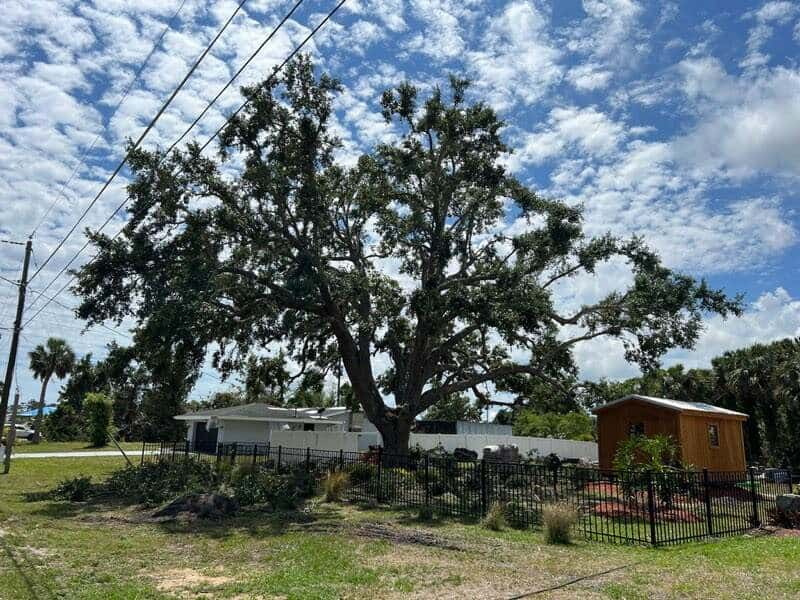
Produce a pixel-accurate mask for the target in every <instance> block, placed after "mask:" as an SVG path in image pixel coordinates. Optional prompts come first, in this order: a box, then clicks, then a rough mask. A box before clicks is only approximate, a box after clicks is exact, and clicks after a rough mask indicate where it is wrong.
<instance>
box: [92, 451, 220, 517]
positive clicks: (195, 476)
mask: <svg viewBox="0 0 800 600" xmlns="http://www.w3.org/2000/svg"><path fill="white" fill-rule="evenodd" d="M218 483H219V479H218V477H217V474H216V473H215V471H214V468H213V466H211V465H209V464H207V463H202V462H195V461H177V462H167V461H162V462H157V463H146V464H144V465H141V466H136V467H126V468H124V469H121V470H119V471H116V472H114V473H112V474H111V476H110V477H109V478H108V480H107V481H106V483H105V484H104V487H105V489H106V490H107V491H108V492H109V493H110V494H112V495H114V496H117V497H119V498H128V499H131V500H133V501H134V502H138V503H141V504H146V505H151V506H152V505H156V504H161V503H163V502H166V501H167V500H170V499H172V498H173V497H174V496H176V495H178V494H185V493H190V492H207V491H210V490H213V489H215V488H216V486H217V485H218Z"/></svg>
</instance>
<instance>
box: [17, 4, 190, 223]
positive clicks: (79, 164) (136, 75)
mask: <svg viewBox="0 0 800 600" xmlns="http://www.w3.org/2000/svg"><path fill="white" fill-rule="evenodd" d="M185 4H186V0H181V3H180V5H179V6H178V8H177V10H176V11H175V12H174V13H173V14H172V16H171V17H170V18H169V19H168V20H167V23H166V25H164V28H163V29H162V30H161V34H160V35H159V36H158V38H157V39H156V41H155V42H154V43H153V46H152V48H150V52H148V53H147V56H145V58H144V61H143V62H142V64H141V65H139V68H138V69H137V70H136V72H135V73H134V74H133V78H132V79H131V80H130V81H129V82H128V85H127V86H126V87H125V89H124V90H123V92H122V96H120V99H119V100H118V101H117V103H116V104H115V105H114V107H113V108H112V109H111V113H110V114H109V115H108V123H109V124H110V123H111V119H113V118H114V115H116V114H117V111H118V110H119V107H120V106H122V103H123V102H125V100H126V99H127V97H128V95H129V94H130V93H131V91H132V90H133V86H134V84H135V83H136V82H137V81H138V80H139V77H140V76H141V74H142V73H143V72H144V70H145V68H146V67H147V65H148V63H149V62H150V59H151V58H152V57H153V55H154V54H155V52H156V50H158V47H159V46H160V45H161V42H162V41H164V37H165V36H166V35H167V32H168V31H169V30H170V28H171V24H172V22H173V21H174V20H175V19H176V18H177V17H178V15H179V14H180V12H181V10H183V7H184V5H185ZM101 137H102V133H98V134H97V135H96V136H95V138H94V140H92V143H91V144H89V146H88V147H85V148H84V149H83V152H82V153H81V155H80V156H79V157H78V161H77V162H76V163H75V167H73V169H72V172H71V173H70V174H69V177H68V178H67V179H66V181H64V183H62V184H61V188H60V189H59V190H58V193H57V194H56V196H55V198H53V201H52V202H51V203H50V206H48V207H47V210H46V211H45V213H44V214H43V215H42V218H41V219H39V222H38V223H37V224H36V226H35V227H34V228H33V231H31V233H30V237H33V236H35V235H36V232H37V231H38V230H39V228H40V227H41V226H42V224H43V223H44V222H45V220H47V217H48V216H50V213H51V212H52V210H53V209H54V208H55V206H56V204H58V201H59V200H60V199H61V198H64V199H66V196H65V195H64V191H65V190H66V188H67V186H68V185H69V184H70V183H71V182H72V180H73V179H74V178H75V175H77V174H78V171H79V169H80V167H82V166H85V161H86V157H87V156H88V155H89V153H90V152H91V151H92V150H93V149H94V147H95V145H96V144H97V142H98V141H99V140H100V138H101Z"/></svg>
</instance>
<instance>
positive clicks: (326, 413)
mask: <svg viewBox="0 0 800 600" xmlns="http://www.w3.org/2000/svg"><path fill="white" fill-rule="evenodd" d="M346 410H347V409H345V408H342V407H334V408H279V407H277V406H269V405H268V404H263V403H260V402H255V403H253V404H242V405H239V406H226V407H224V408H210V409H205V410H198V411H196V412H190V413H185V414H182V415H178V416H176V417H175V419H177V420H179V421H207V420H208V419H210V418H211V417H216V418H217V419H220V420H229V421H281V422H301V423H319V422H320V421H322V422H331V423H333V422H335V421H334V420H333V419H331V418H330V417H331V416H334V415H341V414H342V412H345V411H346Z"/></svg>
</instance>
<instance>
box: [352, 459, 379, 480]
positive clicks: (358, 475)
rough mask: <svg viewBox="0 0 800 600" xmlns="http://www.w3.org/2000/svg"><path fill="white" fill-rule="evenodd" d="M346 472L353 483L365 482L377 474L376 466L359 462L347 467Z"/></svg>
mask: <svg viewBox="0 0 800 600" xmlns="http://www.w3.org/2000/svg"><path fill="white" fill-rule="evenodd" d="M347 473H348V474H349V475H350V481H351V482H352V483H353V484H359V483H366V482H367V481H370V480H371V479H373V478H374V477H376V476H377V474H378V468H377V467H376V466H375V465H373V464H370V463H366V462H360V463H356V464H354V465H352V466H351V467H349V468H348V469H347Z"/></svg>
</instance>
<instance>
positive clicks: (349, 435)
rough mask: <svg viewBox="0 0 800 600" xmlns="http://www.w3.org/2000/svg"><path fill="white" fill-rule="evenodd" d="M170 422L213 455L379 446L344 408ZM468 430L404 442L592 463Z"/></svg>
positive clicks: (539, 443) (570, 445) (546, 442)
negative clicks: (232, 447) (507, 447)
mask: <svg viewBox="0 0 800 600" xmlns="http://www.w3.org/2000/svg"><path fill="white" fill-rule="evenodd" d="M175 418H176V419H177V420H179V421H185V422H186V424H187V425H188V427H187V432H186V439H187V441H189V443H190V444H191V446H192V447H193V448H196V449H200V450H214V449H215V448H216V446H217V444H218V443H225V444H228V443H233V442H239V443H245V444H252V443H258V444H271V445H272V446H274V447H275V446H283V447H285V448H313V449H317V450H344V451H348V452H355V451H363V450H366V449H368V448H369V447H370V446H374V445H380V444H381V436H380V434H379V433H378V432H377V430H376V429H375V427H374V425H372V423H370V422H369V421H368V420H366V419H365V418H364V414H363V413H359V412H351V411H349V410H347V409H346V408H344V407H331V408H296V409H295V408H277V407H274V406H268V405H266V404H245V405H243V406H231V407H228V408H217V409H210V410H200V411H198V412H193V413H187V414H184V415H178V416H177V417H175ZM472 425H473V426H472V427H464V428H459V427H458V424H454V425H453V427H451V429H452V432H451V433H450V432H448V433H433V432H432V433H412V434H411V440H410V443H411V445H412V446H415V445H419V446H421V447H422V448H425V449H432V448H436V447H443V448H444V449H445V450H447V451H449V452H452V451H453V450H455V449H456V448H468V449H470V450H474V451H476V452H478V454H480V453H481V451H482V449H483V448H484V447H485V446H490V445H496V444H515V445H516V446H517V447H518V448H519V449H520V451H521V452H522V453H523V454H528V453H529V452H534V453H537V454H539V455H540V456H544V455H547V454H550V453H551V452H553V453H556V454H558V455H559V456H560V457H562V458H575V459H585V460H591V461H596V460H597V444H596V443H594V442H578V441H574V440H556V439H549V438H533V437H521V436H514V435H510V434H511V432H510V431H508V429H510V428H508V427H505V426H497V425H494V424H472ZM422 430H423V431H425V430H426V428H422ZM428 431H430V429H428Z"/></svg>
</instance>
